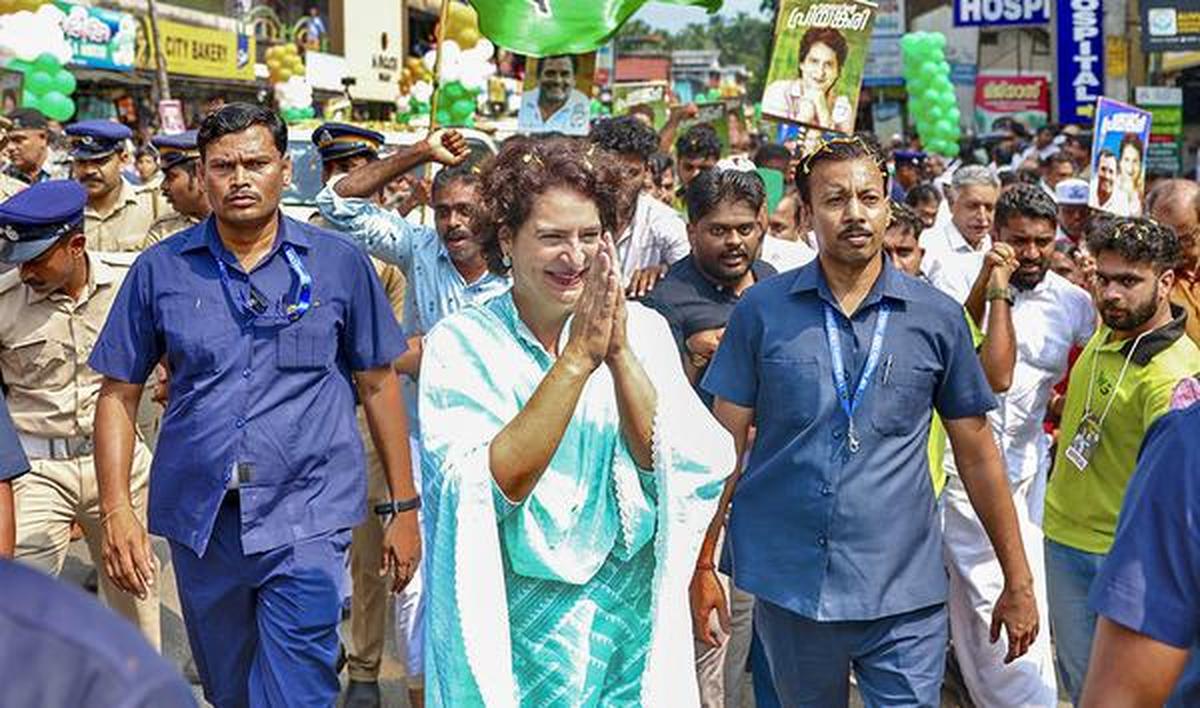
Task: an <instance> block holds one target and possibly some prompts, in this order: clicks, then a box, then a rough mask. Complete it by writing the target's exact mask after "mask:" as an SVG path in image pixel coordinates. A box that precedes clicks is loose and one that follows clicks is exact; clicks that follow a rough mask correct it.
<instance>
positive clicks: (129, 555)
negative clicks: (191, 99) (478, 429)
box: [89, 103, 420, 706]
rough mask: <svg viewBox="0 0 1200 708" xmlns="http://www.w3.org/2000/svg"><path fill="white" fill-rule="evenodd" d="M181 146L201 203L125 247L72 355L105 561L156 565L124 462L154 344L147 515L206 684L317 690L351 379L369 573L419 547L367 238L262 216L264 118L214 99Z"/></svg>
mask: <svg viewBox="0 0 1200 708" xmlns="http://www.w3.org/2000/svg"><path fill="white" fill-rule="evenodd" d="M197 145H198V147H199V150H200V175H201V177H202V179H203V181H204V187H205V191H206V192H207V194H208V195H209V201H210V203H211V205H212V207H213V214H212V216H210V217H209V218H208V219H206V220H204V221H203V222H201V223H199V224H197V225H195V226H193V227H191V228H190V229H187V230H186V231H183V232H181V233H180V234H178V235H176V236H174V237H172V238H168V239H166V240H165V241H162V242H161V243H159V244H157V245H155V246H153V247H151V248H150V249H148V250H147V251H145V252H144V253H143V254H142V256H141V257H139V258H138V260H137V261H136V262H135V264H134V266H133V268H132V269H131V270H130V273H129V275H128V276H127V277H126V279H125V282H124V284H123V286H122V288H121V290H120V292H119V293H118V295H117V298H116V302H115V303H114V306H113V316H111V317H110V318H109V319H108V322H107V323H106V324H105V328H104V330H103V331H102V332H101V334H100V337H99V339H98V340H97V342H96V346H95V349H94V350H93V352H92V356H91V359H90V361H89V363H90V364H91V365H92V368H94V369H95V370H97V371H98V372H100V373H101V374H103V375H104V376H105V379H104V383H103V384H102V388H101V391H100V399H99V402H98V403H97V410H96V456H97V461H98V464H97V468H98V478H99V479H98V481H99V487H100V511H101V513H102V515H103V519H104V531H105V533H104V557H105V559H106V571H107V573H108V574H109V576H110V577H111V578H112V579H113V581H114V582H115V583H116V584H117V585H118V586H119V587H120V588H122V589H123V590H125V591H126V592H130V593H133V594H135V595H138V596H144V595H145V594H146V593H147V591H148V589H149V588H151V587H152V586H153V584H154V582H155V580H156V578H155V574H154V571H153V568H152V566H151V565H150V556H151V554H150V548H149V543H148V540H147V535H146V528H145V527H144V526H143V525H142V523H141V521H140V519H138V518H137V517H136V516H135V515H134V514H133V513H132V512H131V503H130V499H129V493H128V487H129V482H128V475H129V467H130V457H131V451H132V448H133V444H132V442H133V425H132V420H133V415H134V410H135V408H136V405H137V401H138V398H139V397H140V395H141V391H142V387H143V385H144V383H145V381H146V378H147V376H148V375H149V374H150V372H151V370H152V369H153V368H154V366H155V364H157V363H158V362H159V361H160V360H161V359H164V358H165V359H166V361H167V363H168V366H169V368H170V371H171V390H170V397H169V399H168V401H167V410H166V413H165V415H164V417H163V426H162V430H161V432H160V437H159V439H160V445H159V448H158V453H157V454H156V455H155V457H154V462H153V466H152V468H151V472H150V476H151V485H150V504H149V526H150V530H151V531H153V532H154V533H156V534H159V535H161V536H165V537H166V538H167V540H168V541H169V542H170V546H171V557H172V560H173V563H174V567H175V576H176V581H177V584H178V588H179V597H180V601H181V604H182V606H183V614H184V619H185V621H186V624H187V630H188V638H189V641H190V643H191V646H192V653H193V655H194V656H195V658H196V665H197V668H198V670H199V673H200V679H201V683H202V684H203V686H204V694H205V697H206V698H207V699H208V701H209V702H210V703H212V704H214V705H219V706H242V705H295V704H297V703H303V704H305V705H326V706H327V705H333V703H334V702H335V701H336V698H337V694H338V689H339V683H338V676H337V671H336V662H337V653H338V633H337V627H338V621H339V619H340V616H341V607H342V597H343V595H344V589H345V588H344V580H345V562H346V550H347V547H348V546H349V543H350V532H351V529H352V528H353V527H354V526H355V525H357V524H358V523H359V522H360V521H362V518H363V516H364V510H365V506H366V472H365V469H364V462H363V451H362V443H361V442H360V440H359V436H358V432H357V426H356V423H355V413H354V406H355V394H356V393H357V397H358V400H359V401H361V402H362V405H363V407H364V409H365V411H366V417H367V421H368V423H369V425H370V428H371V431H372V434H373V438H374V442H375V446H376V449H377V450H378V451H379V455H380V458H381V459H382V460H383V466H384V470H385V472H386V477H387V480H388V489H389V492H390V496H391V501H389V502H388V506H389V510H390V511H391V512H392V519H391V521H390V524H389V525H388V528H387V531H386V532H385V535H384V540H383V543H384V545H385V549H384V553H383V558H384V567H383V571H385V572H387V573H389V574H390V575H392V576H393V588H394V589H399V588H401V587H403V586H404V585H405V584H406V583H407V582H408V580H409V579H410V578H411V577H412V574H413V573H414V571H415V570H416V568H417V565H418V563H419V560H420V534H419V531H418V527H417V520H416V510H417V508H418V507H419V506H420V498H419V497H418V496H417V493H416V490H415V489H414V487H413V481H412V467H411V464H410V456H409V450H408V444H407V440H408V429H407V428H408V425H407V417H406V416H405V414H404V411H403V406H402V405H401V402H400V387H399V384H398V382H397V380H396V375H395V373H394V372H393V370H392V364H393V361H394V360H395V359H396V358H397V357H399V356H400V355H401V354H403V353H404V351H405V344H404V339H403V336H402V334H401V332H400V328H399V326H398V325H397V324H396V319H395V317H394V316H393V314H392V311H391V307H390V305H389V304H388V300H387V298H386V296H385V295H384V293H383V290H382V288H381V287H380V285H379V281H378V280H377V278H376V277H375V275H374V272H373V271H372V268H371V264H370V262H369V261H368V259H367V256H366V254H365V253H363V252H362V251H361V250H360V249H359V248H358V247H357V246H355V245H354V244H353V243H350V242H349V241H347V240H346V239H344V238H342V237H340V236H338V235H337V234H334V233H331V232H327V231H322V230H320V229H316V228H314V227H312V226H309V225H308V224H305V223H302V222H298V221H295V220H293V219H289V218H287V217H285V216H283V215H282V214H281V213H280V211H279V202H280V195H281V193H282V191H283V189H284V187H285V186H286V185H287V184H288V182H289V181H290V179H291V172H292V165H291V162H290V161H289V159H288V156H287V127H286V126H285V125H284V123H283V121H282V120H281V119H280V117H279V116H278V115H277V114H275V113H273V112H271V111H268V110H266V109H264V108H261V107H258V106H254V105H250V104H245V103H232V104H229V105H227V106H225V107H224V108H222V109H221V110H219V111H217V112H216V113H214V114H212V115H210V116H209V117H208V118H206V119H205V120H204V123H203V124H202V125H201V127H200V132H199V134H198V136H197Z"/></svg>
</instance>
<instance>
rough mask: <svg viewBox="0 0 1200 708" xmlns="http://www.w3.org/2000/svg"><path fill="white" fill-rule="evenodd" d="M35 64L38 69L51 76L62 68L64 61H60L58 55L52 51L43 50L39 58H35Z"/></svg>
mask: <svg viewBox="0 0 1200 708" xmlns="http://www.w3.org/2000/svg"><path fill="white" fill-rule="evenodd" d="M33 65H34V67H36V68H37V70H38V71H44V72H46V73H47V74H50V75H51V76H53V75H54V74H55V73H57V72H58V70H59V69H61V68H62V62H60V61H59V60H58V57H56V56H54V55H53V54H51V53H50V52H42V53H41V54H39V55H38V56H37V59H34V60H33Z"/></svg>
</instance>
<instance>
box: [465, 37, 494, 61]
mask: <svg viewBox="0 0 1200 708" xmlns="http://www.w3.org/2000/svg"><path fill="white" fill-rule="evenodd" d="M471 51H473V52H475V53H476V54H479V55H480V56H482V57H484V58H485V59H491V58H492V55H493V54H495V53H496V45H494V44H492V42H491V40H489V39H488V38H487V37H480V38H479V41H478V42H476V43H475V46H474V47H471Z"/></svg>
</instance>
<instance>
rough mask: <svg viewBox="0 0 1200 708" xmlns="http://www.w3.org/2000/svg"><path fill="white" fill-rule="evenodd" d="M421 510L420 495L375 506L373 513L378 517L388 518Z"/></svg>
mask: <svg viewBox="0 0 1200 708" xmlns="http://www.w3.org/2000/svg"><path fill="white" fill-rule="evenodd" d="M420 508H421V495H420V494H418V495H417V496H415V497H413V498H412V499H402V500H400V501H389V502H383V503H382V504H376V505H375V510H374V511H375V513H376V514H377V515H379V516H390V515H392V514H403V513H404V512H406V511H415V510H417V509H420Z"/></svg>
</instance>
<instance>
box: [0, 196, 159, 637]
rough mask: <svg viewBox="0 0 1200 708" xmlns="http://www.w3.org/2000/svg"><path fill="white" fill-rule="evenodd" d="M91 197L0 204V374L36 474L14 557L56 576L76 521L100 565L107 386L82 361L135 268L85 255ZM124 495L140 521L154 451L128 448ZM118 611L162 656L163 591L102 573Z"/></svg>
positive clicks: (28, 480)
mask: <svg viewBox="0 0 1200 708" xmlns="http://www.w3.org/2000/svg"><path fill="white" fill-rule="evenodd" d="M86 199H87V194H86V192H85V191H84V189H83V187H81V186H79V184H78V183H76V182H73V181H70V180H51V181H49V182H39V183H37V184H34V185H31V186H30V187H29V188H28V189H26V190H25V191H23V192H21V193H19V194H17V195H16V196H15V197H13V198H11V199H9V200H8V201H6V202H4V203H3V204H0V233H2V235H3V238H2V239H0V262H3V263H5V264H8V265H16V266H19V275H20V277H19V278H16V277H11V276H9V277H6V278H5V279H4V283H3V285H2V286H0V374H3V377H4V382H5V385H6V386H7V387H8V395H7V399H8V406H9V411H10V412H11V414H12V417H13V421H14V423H15V425H16V429H17V432H18V434H19V436H20V440H21V444H22V446H23V447H24V449H25V454H26V455H27V456H28V457H29V459H30V461H31V464H32V469H31V471H30V473H29V474H27V475H25V476H24V477H22V478H20V479H18V480H16V482H15V483H14V484H13V492H14V499H15V508H16V520H17V526H16V554H15V555H16V558H17V559H18V560H22V561H25V562H28V563H30V564H33V565H36V566H38V567H40V568H42V569H43V570H45V571H46V572H49V573H52V574H57V573H58V572H59V571H60V570H61V569H62V565H63V560H64V559H65V558H66V555H67V546H68V544H69V543H70V540H71V539H70V533H71V523H72V522H78V523H79V524H80V525H81V526H82V527H83V530H84V537H85V538H86V539H87V542H88V547H89V550H90V551H91V554H92V559H93V561H94V562H95V563H96V564H97V565H99V564H100V561H101V552H100V551H101V547H100V540H101V538H102V537H103V530H102V523H103V517H102V515H101V513H100V498H99V494H98V492H97V488H96V469H95V460H94V458H93V456H92V423H93V419H94V416H95V411H96V398H97V396H98V395H99V393H100V381H101V377H100V375H99V374H98V373H96V372H95V371H93V370H92V369H91V368H89V367H88V366H87V365H86V364H85V363H84V362H86V361H87V357H88V355H89V354H90V353H91V350H92V345H93V343H94V342H95V341H96V337H97V336H99V334H100V329H101V327H102V326H103V325H104V320H105V318H106V317H107V316H108V312H109V309H110V308H111V307H112V304H113V299H114V298H115V297H116V294H117V290H118V289H119V288H120V287H121V283H122V281H123V280H124V278H125V274H126V272H127V270H128V268H129V265H130V263H131V262H132V260H133V259H132V258H131V257H130V256H129V255H127V254H108V253H106V254H99V253H94V252H91V251H89V250H88V249H87V248H86V240H85V238H84V235H83V220H84V216H83V209H84V202H85V201H86ZM131 443H132V448H131V452H132V459H133V467H132V474H131V476H130V485H129V487H128V489H127V494H129V496H130V500H131V502H132V506H133V509H134V510H135V513H136V514H137V516H138V518H139V519H141V518H145V509H146V491H147V487H146V483H147V480H148V479H149V474H150V451H149V450H148V449H147V448H146V446H145V444H144V443H142V442H141V441H140V440H133V441H131ZM100 590H101V593H102V595H103V597H104V599H105V601H106V602H108V603H109V604H110V605H111V606H112V607H113V609H115V610H116V611H117V612H119V613H121V614H122V615H124V616H125V617H126V618H128V619H129V620H130V621H131V622H133V623H135V624H137V625H138V627H139V628H140V629H141V630H142V633H143V634H144V635H145V636H146V638H147V639H148V640H149V641H150V643H151V644H153V645H154V646H155V647H157V646H159V604H158V593H157V592H150V593H148V594H147V596H146V597H145V598H141V599H139V598H135V597H133V596H131V595H128V594H126V593H123V592H120V591H119V590H118V589H117V587H116V586H115V585H113V584H112V582H111V581H110V580H109V579H108V578H107V577H105V576H104V574H103V573H101V574H100Z"/></svg>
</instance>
